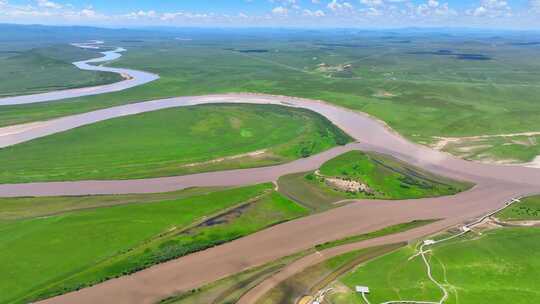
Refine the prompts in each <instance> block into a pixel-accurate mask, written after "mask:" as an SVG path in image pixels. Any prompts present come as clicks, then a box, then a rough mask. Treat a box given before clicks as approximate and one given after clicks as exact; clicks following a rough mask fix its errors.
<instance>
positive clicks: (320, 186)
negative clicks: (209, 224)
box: [278, 151, 472, 210]
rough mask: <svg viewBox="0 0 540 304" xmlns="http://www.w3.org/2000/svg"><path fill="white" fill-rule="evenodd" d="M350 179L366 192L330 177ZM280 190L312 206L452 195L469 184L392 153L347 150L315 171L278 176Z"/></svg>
mask: <svg viewBox="0 0 540 304" xmlns="http://www.w3.org/2000/svg"><path fill="white" fill-rule="evenodd" d="M336 178H337V179H339V180H342V181H353V182H357V183H361V184H364V185H366V186H367V187H369V189H370V191H369V192H366V191H364V192H362V191H360V192H351V191H349V190H347V189H342V188H339V187H338V186H335V185H333V184H329V183H328V182H327V181H328V180H329V179H336ZM278 184H279V186H280V188H279V189H280V192H281V193H283V194H285V195H286V196H288V197H290V198H292V199H294V200H295V201H297V202H299V203H302V204H304V205H305V206H308V207H309V208H311V209H313V210H325V209H328V208H332V206H333V205H334V203H336V202H339V201H346V200H350V199H414V198H423V197H436V196H444V195H453V194H456V193H458V192H461V191H465V190H468V189H469V188H470V187H472V184H470V183H468V182H463V181H455V180H452V179H449V178H446V177H443V176H439V175H435V174H432V173H430V172H428V171H426V170H422V169H420V168H417V167H414V166H411V165H409V164H407V163H404V162H401V161H399V160H397V159H395V158H393V157H390V156H387V155H383V154H378V153H365V152H361V151H350V152H347V153H345V154H342V155H340V156H338V157H336V158H334V159H331V160H329V161H327V162H326V163H324V164H323V165H322V166H321V168H320V169H319V170H318V171H316V172H308V173H296V174H291V175H288V176H283V177H281V178H280V179H279V180H278Z"/></svg>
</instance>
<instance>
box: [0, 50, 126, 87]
mask: <svg viewBox="0 0 540 304" xmlns="http://www.w3.org/2000/svg"><path fill="white" fill-rule="evenodd" d="M101 56H103V55H101V54H99V53H98V52H96V51H92V50H84V49H80V48H77V47H73V46H69V45H55V46H49V47H43V48H35V49H28V50H17V51H13V52H7V51H6V52H0V66H2V71H1V72H0V97H5V96H13V95H26V94H36V93H43V92H48V91H54V90H63V89H71V88H79V87H88V86H95V85H101V84H108V83H112V82H116V81H120V80H121V79H122V77H121V76H120V75H118V74H114V73H106V72H91V71H82V70H79V69H78V68H76V67H75V66H74V65H73V64H71V63H72V62H74V61H79V60H84V59H90V58H96V57H101Z"/></svg>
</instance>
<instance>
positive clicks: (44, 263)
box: [0, 184, 308, 303]
mask: <svg viewBox="0 0 540 304" xmlns="http://www.w3.org/2000/svg"><path fill="white" fill-rule="evenodd" d="M186 191H187V192H185V193H184V192H182V191H180V192H176V193H169V194H161V195H162V196H163V195H168V197H167V198H163V197H159V196H158V197H156V196H155V194H150V195H141V196H140V199H141V202H131V203H125V201H123V200H125V199H126V198H125V197H120V198H119V200H120V201H121V202H122V201H123V202H122V203H121V204H119V205H114V206H108V207H103V206H102V207H94V208H89V209H88V208H84V209H78V210H65V209H64V207H65V205H66V204H63V206H56V207H51V208H50V209H49V211H55V212H56V213H55V214H52V215H46V216H43V215H38V214H36V215H34V216H31V217H23V218H17V219H14V218H11V219H2V220H0V244H1V245H0V249H1V250H0V259H1V260H2V261H3V263H2V265H1V266H0V269H1V272H2V273H3V274H4V275H2V278H1V279H0V281H1V282H0V303H22V302H27V301H29V300H34V299H38V298H44V297H50V296H53V295H56V294H60V293H64V292H67V291H71V290H77V289H79V288H82V287H85V286H89V285H92V284H95V283H98V282H101V281H104V280H107V279H110V278H114V277H118V276H121V275H125V274H128V273H132V272H135V271H138V270H141V269H144V268H146V267H149V266H151V265H154V264H157V263H161V262H164V261H167V260H170V259H172V258H176V257H179V256H182V255H185V254H188V253H191V252H194V251H198V250H202V249H205V248H208V247H212V246H215V245H218V244H221V243H224V242H227V241H231V240H233V239H236V238H239V237H242V236H245V235H247V234H250V233H253V232H256V231H258V230H261V229H264V228H266V227H268V226H271V225H275V224H277V223H280V222H283V221H287V220H291V219H294V218H297V217H300V216H304V215H306V214H307V213H308V211H307V210H306V209H305V208H303V207H301V206H299V205H297V204H296V203H294V202H292V201H290V200H288V199H286V198H284V197H282V196H281V195H279V194H277V193H275V192H273V191H272V185H271V184H263V185H256V186H250V187H243V188H235V189H227V190H214V191H210V190H209V189H198V190H195V189H190V190H186ZM175 196H176V197H177V198H175ZM114 198H115V196H104V199H105V200H107V199H108V200H110V201H113V200H114ZM50 199H51V198H43V199H42V198H33V199H26V200H27V201H28V200H31V201H32V202H31V203H34V204H36V205H37V204H39V203H40V202H41V201H45V203H47V201H48V200H50ZM59 200H69V198H59ZM73 200H74V201H77V200H79V198H76V197H75V198H73ZM6 201H9V199H3V201H2V202H0V203H1V205H0V208H2V207H1V206H3V205H4V204H5V203H6ZM0 210H1V209H0Z"/></svg>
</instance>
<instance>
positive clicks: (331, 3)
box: [0, 0, 540, 29]
mask: <svg viewBox="0 0 540 304" xmlns="http://www.w3.org/2000/svg"><path fill="white" fill-rule="evenodd" d="M0 22H10V23H43V24H82V25H102V26H103V25H104V26H202V27H206V26H210V27H213V26H233V27H238V26H240V27H242V26H250V27H253V26H263V27H267V26H271V27H275V26H281V27H362V28H370V27H407V26H419V27H422V26H456V27H486V28H495V27H496V28H528V29H540V0H447V1H444V0H162V1H156V0H154V1H150V0H138V1H135V0H134V1H114V0H0Z"/></svg>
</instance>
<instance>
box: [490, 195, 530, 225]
mask: <svg viewBox="0 0 540 304" xmlns="http://www.w3.org/2000/svg"><path fill="white" fill-rule="evenodd" d="M496 216H497V218H499V219H501V220H505V221H527V220H533V221H534V220H540V195H537V196H531V197H526V198H523V199H521V202H519V203H514V204H512V205H511V206H510V207H508V208H506V209H504V210H502V211H501V212H499V213H498V214H497V215H496Z"/></svg>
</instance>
